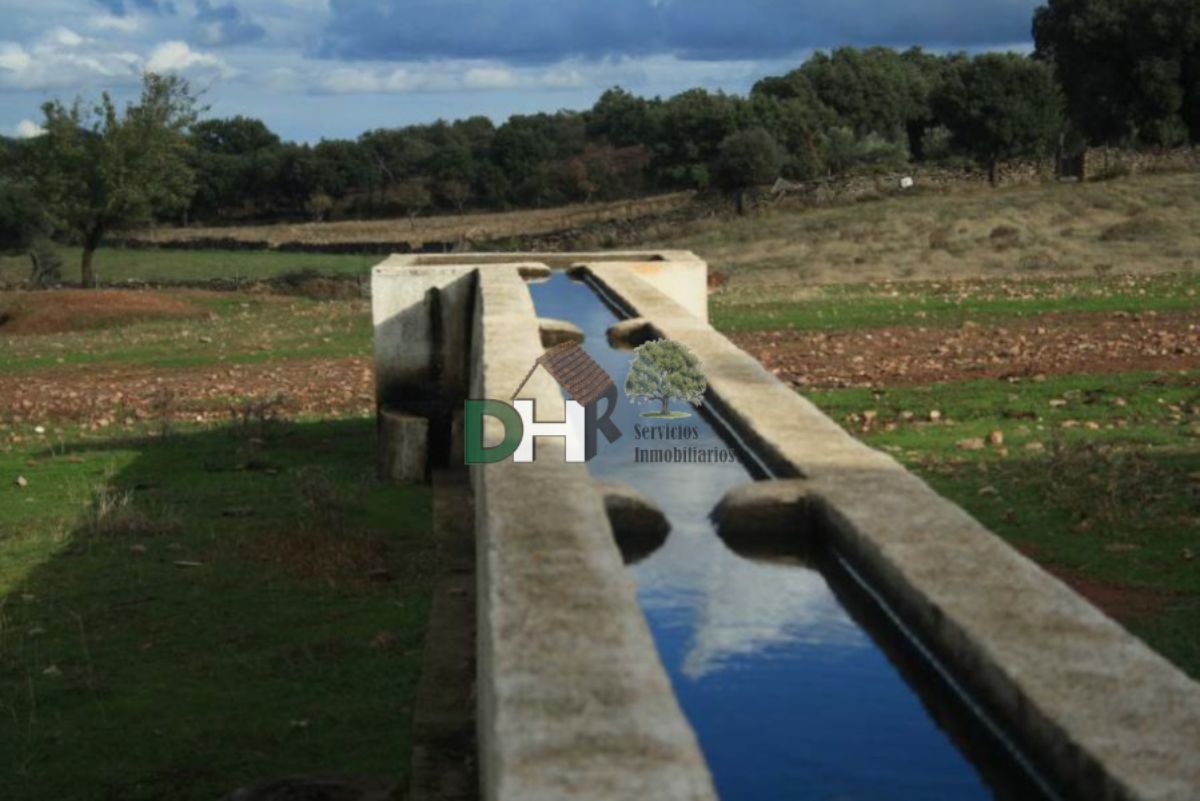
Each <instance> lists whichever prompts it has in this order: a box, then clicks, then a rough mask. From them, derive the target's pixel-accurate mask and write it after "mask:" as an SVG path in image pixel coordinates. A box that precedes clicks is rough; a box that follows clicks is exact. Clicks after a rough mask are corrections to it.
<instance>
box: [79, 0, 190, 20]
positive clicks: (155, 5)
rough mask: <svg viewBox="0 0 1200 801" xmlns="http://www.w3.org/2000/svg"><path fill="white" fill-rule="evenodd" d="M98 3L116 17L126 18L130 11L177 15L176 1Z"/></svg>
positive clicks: (109, 0) (99, 0)
mask: <svg viewBox="0 0 1200 801" xmlns="http://www.w3.org/2000/svg"><path fill="white" fill-rule="evenodd" d="M96 3H97V4H98V5H100V6H101V7H102V8H104V9H105V10H106V11H108V13H110V14H112V15H113V16H114V17H124V16H126V15H127V14H129V12H130V11H144V12H146V13H148V14H157V15H160V16H173V15H174V14H175V3H174V0H129V2H128V3H127V2H125V0H96Z"/></svg>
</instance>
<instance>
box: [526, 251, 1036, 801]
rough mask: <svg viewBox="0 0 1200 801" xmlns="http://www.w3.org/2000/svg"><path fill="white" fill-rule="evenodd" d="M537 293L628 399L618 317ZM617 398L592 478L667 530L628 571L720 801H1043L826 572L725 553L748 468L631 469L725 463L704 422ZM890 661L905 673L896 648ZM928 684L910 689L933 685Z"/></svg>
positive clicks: (592, 297) (559, 291)
mask: <svg viewBox="0 0 1200 801" xmlns="http://www.w3.org/2000/svg"><path fill="white" fill-rule="evenodd" d="M530 292H531V293H532V296H533V300H534V304H535V306H536V308H537V311H538V314H539V315H540V316H543V317H555V318H559V319H564V320H570V321H572V322H573V323H575V324H576V325H577V326H579V327H580V328H581V329H583V331H584V333H585V335H586V340H585V342H584V347H585V349H586V350H587V352H588V353H589V354H590V355H591V356H592V358H594V359H595V360H596V361H597V362H598V363H599V364H600V365H601V366H602V367H603V368H604V369H605V370H606V371H607V372H608V373H609V375H611V376H612V377H613V378H614V379H615V380H616V381H617V384H618V386H622V385H623V383H624V380H625V375H626V374H627V373H628V371H629V364H630V361H631V359H632V356H633V354H632V353H629V352H624V351H620V350H616V349H614V348H611V347H610V346H609V345H608V343H607V340H606V337H605V332H606V331H607V329H608V328H609V326H611V325H612V324H613V323H614V322H615V321H616V320H617V317H616V316H615V315H614V314H613V313H612V312H611V311H610V310H609V308H608V307H607V306H605V305H604V303H603V302H602V301H601V300H600V299H599V297H598V296H597V295H596V294H595V293H594V292H592V290H591V289H590V288H589V287H588V286H587V285H586V284H583V283H579V282H575V281H572V280H571V279H569V278H568V277H567V276H566V275H565V274H563V273H559V272H556V273H555V274H554V275H553V276H552V277H551V278H550V279H549V280H547V281H544V282H542V283H535V284H531V285H530ZM620 394H621V398H620V401H619V404H618V409H617V411H616V412H615V414H614V415H613V418H612V419H613V421H614V422H615V423H616V424H617V426H618V427H619V428H620V429H621V431H622V433H623V437H622V438H621V439H620V440H619V441H618V442H617V443H615V444H607V443H606V442H605V441H604V439H603V438H601V441H600V442H601V444H600V452H599V453H598V454H597V456H596V458H594V459H593V460H592V461H591V462H589V464H588V468H589V470H590V471H591V472H592V474H593V475H594V476H596V477H597V478H603V479H608V480H619V481H624V482H626V483H628V484H631V485H632V486H634V487H636V488H638V489H639V490H640V491H642V492H643V493H645V494H646V495H648V496H650V497H652V498H653V499H654V500H655V501H656V502H658V504H659V505H660V506H661V507H662V508H663V511H664V512H665V513H666V514H667V517H668V518H669V519H670V521H671V533H670V535H669V537H668V538H667V540H666V542H665V543H664V544H663V545H662V547H661V548H659V549H658V550H657V551H655V552H654V553H652V554H650V555H649V556H646V557H644V558H643V559H641V560H640V561H639V562H637V563H636V564H634V565H632V566H630V568H629V569H630V570H631V571H632V572H633V575H634V576H635V578H636V580H637V586H638V598H639V601H640V602H641V606H642V609H643V610H644V612H645V615H646V619H647V621H648V623H649V626H650V630H651V632H652V633H653V636H654V640H655V642H656V644H657V646H658V650H659V654H660V656H661V658H662V661H663V664H664V665H665V666H666V669H667V672H668V674H669V675H670V677H671V681H672V683H673V685H674V687H675V692H676V695H677V696H678V698H679V702H680V704H681V706H682V707H683V710H684V713H685V714H686V715H687V717H688V719H689V720H690V722H691V724H692V726H693V728H694V729H695V731H696V733H697V736H698V737H699V739H700V744H701V747H702V748H703V750H704V753H705V756H706V758H707V760H708V764H709V766H710V768H711V770H712V773H713V779H714V781H715V783H716V786H717V791H718V793H719V794H720V796H721V798H722V799H724V801H757V799H764V800H767V799H769V800H770V801H778V800H779V799H812V800H813V801H835V800H836V801H854V800H857V799H862V800H863V801H868V800H869V801H879V800H880V799H889V800H891V801H970V800H971V799H985V798H993V797H1004V798H1014V799H1015V798H1020V799H1022V800H1023V801H1024V800H1025V799H1034V798H1039V797H1041V795H1040V794H1039V793H1038V792H1037V791H1036V790H1034V789H1033V788H1031V787H1029V786H1028V784H1027V783H1026V781H1025V780H1024V779H1023V778H1022V777H1020V776H1018V775H1016V774H1017V773H1018V772H1017V771H1015V770H1014V769H1013V768H1012V766H1011V765H1008V764H1003V762H1004V760H1003V759H998V758H996V757H995V755H994V754H993V753H991V752H992V751H995V750H996V749H995V748H991V747H990V746H988V745H987V744H981V742H980V736H979V735H978V733H977V732H975V731H974V730H973V729H972V727H971V725H970V723H969V722H968V723H963V721H962V720H961V718H962V717H963V715H962V714H959V713H956V712H954V711H953V710H951V711H947V710H946V709H945V707H946V706H947V703H944V702H945V701H948V699H947V698H946V696H948V695H949V693H947V692H946V691H945V688H944V687H936V686H935V687H934V688H933V689H932V690H930V691H928V692H927V693H926V695H927V697H926V699H925V703H923V701H922V699H921V698H919V697H918V695H917V693H916V692H914V690H913V689H911V688H910V686H909V685H908V684H907V683H906V682H905V680H904V679H903V678H902V677H901V675H900V673H899V672H897V667H896V666H894V665H893V664H892V663H891V662H890V661H889V657H888V655H885V651H884V650H882V649H881V647H880V646H879V645H878V644H877V643H876V641H875V639H873V638H872V636H871V635H869V634H868V633H867V632H866V631H864V629H863V628H862V626H861V625H860V624H859V622H857V621H856V619H855V617H852V615H851V614H850V613H849V612H848V611H847V609H846V608H845V606H843V604H842V603H840V602H839V597H838V595H835V592H834V589H833V588H831V586H830V582H829V581H828V580H827V579H826V577H825V574H824V573H822V572H821V571H819V570H817V569H815V568H814V567H813V566H811V564H809V563H806V562H805V561H804V560H803V559H801V558H797V557H795V556H789V555H784V554H781V555H780V557H779V558H777V559H776V558H773V559H770V560H767V561H764V560H761V559H760V560H752V559H747V558H743V557H742V556H739V555H738V554H736V553H734V552H733V551H732V550H730V549H729V548H728V547H727V546H726V545H725V543H724V542H723V541H722V540H721V539H720V538H719V537H718V536H717V534H716V531H715V530H714V526H713V525H712V523H711V521H710V519H709V513H710V512H711V511H712V508H713V506H715V505H716V503H717V502H718V501H719V500H720V499H721V497H722V496H723V495H724V494H725V492H726V491H727V490H729V489H730V488H732V487H735V486H738V485H740V484H744V483H746V482H749V481H751V480H753V478H752V476H751V475H750V473H749V472H748V471H747V469H746V468H745V467H744V466H743V465H742V464H740V463H732V464H664V463H656V464H646V463H643V464H638V463H636V462H635V456H634V454H635V448H639V447H640V448H656V447H673V446H681V445H682V446H688V447H700V448H710V447H711V448H722V449H724V448H726V447H727V445H726V443H725V442H723V441H722V439H721V437H720V436H719V435H718V433H717V432H716V431H715V430H714V428H713V426H712V425H710V423H709V422H708V421H707V420H706V419H705V418H703V417H700V416H699V415H697V414H693V415H692V416H691V417H689V418H687V419H683V420H670V421H667V420H649V419H646V418H643V417H642V416H641V412H643V411H650V410H654V409H656V408H657V406H656V405H654V404H652V405H648V406H641V407H639V406H634V405H633V404H632V403H630V402H629V401H628V400H626V399H625V397H624V393H623V392H622V393H620ZM671 408H672V409H673V410H675V409H677V410H680V411H684V410H688V411H694V410H691V409H690V407H688V406H687V405H686V404H678V403H672V406H671ZM637 426H642V427H644V428H647V429H648V428H652V427H665V426H670V427H676V428H678V427H681V426H688V427H694V428H696V429H697V433H698V435H699V439H698V440H689V441H686V442H682V443H681V442H672V441H667V442H662V441H646V440H644V439H643V440H638V439H636V438H635V435H636V431H637V429H636V427H637ZM843 594H844V593H843ZM853 605H854V604H853V603H852V604H851V606H853ZM858 617H859V618H862V617H863V614H862V613H858ZM867 617H868V618H869V617H870V616H869V615H867ZM886 639H887V638H884V639H882V640H881V642H882V641H885V640H886ZM888 653H890V654H891V655H892V657H893V658H899V657H898V656H897V651H896V650H895V649H894V648H890V649H888ZM907 669H908V667H907V666H906V670H907ZM919 673H920V671H919V670H918V671H916V672H911V671H910V677H912V678H913V679H915V680H917V681H921V680H923V679H922V677H921V676H920V675H919ZM926 704H929V706H928V707H927V706H926ZM951 706H953V705H952V704H951ZM930 710H933V712H934V713H935V714H937V715H938V717H939V720H942V721H943V723H945V724H946V725H947V727H948V728H950V729H952V730H954V731H955V741H957V742H959V743H960V744H962V745H963V746H965V747H967V748H968V749H970V750H972V751H979V752H980V753H982V758H981V761H980V765H981V767H980V768H977V767H976V766H975V765H973V764H972V763H971V762H970V761H968V759H967V758H966V757H965V756H964V755H963V753H962V752H960V750H959V748H958V747H956V745H955V741H952V739H951V737H950V736H949V735H948V734H947V732H946V731H945V730H943V728H941V727H940V726H939V725H938V723H937V722H935V720H934V718H933V717H932V715H931V712H930ZM984 775H987V776H988V781H985V779H984V778H983V776H984ZM988 782H990V784H989V783H988Z"/></svg>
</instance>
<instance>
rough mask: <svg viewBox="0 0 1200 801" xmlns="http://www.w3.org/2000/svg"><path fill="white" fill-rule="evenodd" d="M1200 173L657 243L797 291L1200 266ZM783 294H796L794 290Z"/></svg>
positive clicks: (915, 198)
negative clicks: (817, 287)
mask: <svg viewBox="0 0 1200 801" xmlns="http://www.w3.org/2000/svg"><path fill="white" fill-rule="evenodd" d="M1196 219H1200V174H1197V173H1178V174H1170V175H1146V176H1138V177H1133V178H1123V179H1119V180H1112V181H1105V182H1103V183H1089V184H1083V185H1078V184H1058V185H1048V186H1031V187H1016V188H1010V189H1000V190H990V189H986V188H984V189H979V190H964V191H962V192H958V193H953V194H939V195H935V194H931V193H922V192H917V193H914V194H909V195H903V196H897V197H893V198H891V199H888V200H884V201H880V202H875V203H867V204H856V205H851V206H841V207H835V208H826V209H817V210H797V209H794V208H775V209H769V210H766V211H764V212H762V213H760V214H758V215H757V216H752V217H747V218H744V219H734V220H729V221H726V222H723V223H720V224H716V225H714V224H713V223H711V222H706V221H699V222H697V223H695V224H693V225H691V226H688V227H686V228H685V229H684V230H682V231H681V232H680V233H679V234H678V235H677V236H675V237H672V238H670V239H669V240H668V241H666V242H663V241H659V242H657V243H656V244H657V245H658V246H663V245H670V246H672V247H681V248H689V249H692V250H694V251H696V252H697V253H698V254H699V255H700V256H701V257H703V258H705V259H706V260H707V261H708V263H709V265H710V267H711V268H712V269H713V270H716V271H719V272H721V273H724V274H725V275H726V278H727V280H726V282H725V284H724V286H723V287H722V290H721V291H722V292H723V293H726V294H728V295H731V296H733V297H729V298H727V300H729V301H730V302H736V297H737V296H738V295H740V294H743V293H744V294H745V295H747V296H748V297H758V298H761V297H762V296H763V294H764V292H769V293H770V296H771V297H773V298H776V299H780V300H784V299H797V300H800V299H803V295H804V293H805V291H806V288H805V287H803V286H799V285H805V284H807V285H814V284H831V283H856V282H870V281H890V280H908V279H911V280H942V279H947V278H981V277H985V278H986V277H1005V276H1020V275H1029V274H1037V275H1041V276H1045V275H1061V276H1072V275H1074V276H1080V277H1084V276H1092V275H1096V274H1101V273H1103V274H1108V273H1110V272H1112V273H1118V274H1124V273H1130V274H1148V273H1164V272H1172V273H1180V272H1190V271H1194V270H1198V269H1200V226H1197V225H1195V220H1196ZM792 296H795V297H794V298H793V297H792Z"/></svg>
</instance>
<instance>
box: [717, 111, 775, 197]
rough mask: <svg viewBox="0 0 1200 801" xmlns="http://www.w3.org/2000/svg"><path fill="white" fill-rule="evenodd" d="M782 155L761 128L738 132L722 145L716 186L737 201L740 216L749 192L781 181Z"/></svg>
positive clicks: (726, 138) (773, 140)
mask: <svg viewBox="0 0 1200 801" xmlns="http://www.w3.org/2000/svg"><path fill="white" fill-rule="evenodd" d="M782 166H783V151H782V150H780V148H779V144H778V143H777V142H776V141H775V139H774V138H773V137H772V136H771V135H770V134H769V133H767V132H766V131H764V130H763V129H762V128H751V129H749V130H746V131H738V132H737V133H735V134H731V135H729V136H727V137H725V141H723V142H722V143H721V151H720V155H718V157H717V164H716V170H715V176H716V184H717V186H718V187H720V188H721V189H723V190H724V191H726V192H728V193H730V194H732V195H733V196H734V197H735V198H736V200H737V211H738V214H745V212H746V190H748V189H750V188H752V187H755V186H759V185H761V184H765V183H769V182H770V181H773V180H775V179H776V178H778V177H779V170H780V168H781V167H782Z"/></svg>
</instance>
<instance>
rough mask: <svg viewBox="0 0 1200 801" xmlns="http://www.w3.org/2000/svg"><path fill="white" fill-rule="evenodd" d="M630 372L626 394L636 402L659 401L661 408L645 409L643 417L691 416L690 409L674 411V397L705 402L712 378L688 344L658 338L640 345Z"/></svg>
mask: <svg viewBox="0 0 1200 801" xmlns="http://www.w3.org/2000/svg"><path fill="white" fill-rule="evenodd" d="M635 353H636V354H637V355H636V357H635V358H634V360H633V365H632V366H631V367H630V369H629V375H628V376H626V377H625V394H626V395H628V396H629V399H630V400H631V401H633V402H634V403H649V402H650V401H658V402H659V403H661V404H662V408H661V409H660V410H659V411H657V412H642V417H659V418H663V417H690V416H691V415H690V414H689V413H688V412H672V411H670V409H668V408H667V404H668V403H670V402H671V401H672V400H678V401H686V402H688V403H692V404H700V403H703V402H704V390H705V389H706V388H707V387H708V381H707V379H705V377H704V373H703V372H701V370H700V360H699V359H697V358H696V356H695V354H693V353H692V352H691V351H690V350H688V349H687V347H686V346H684V345H681V344H679V343H678V342H672V341H671V340H669V339H655V340H652V341H650V342H646V343H645V344H643V345H641V346H639V347H638V348H637V350H636V351H635Z"/></svg>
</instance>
